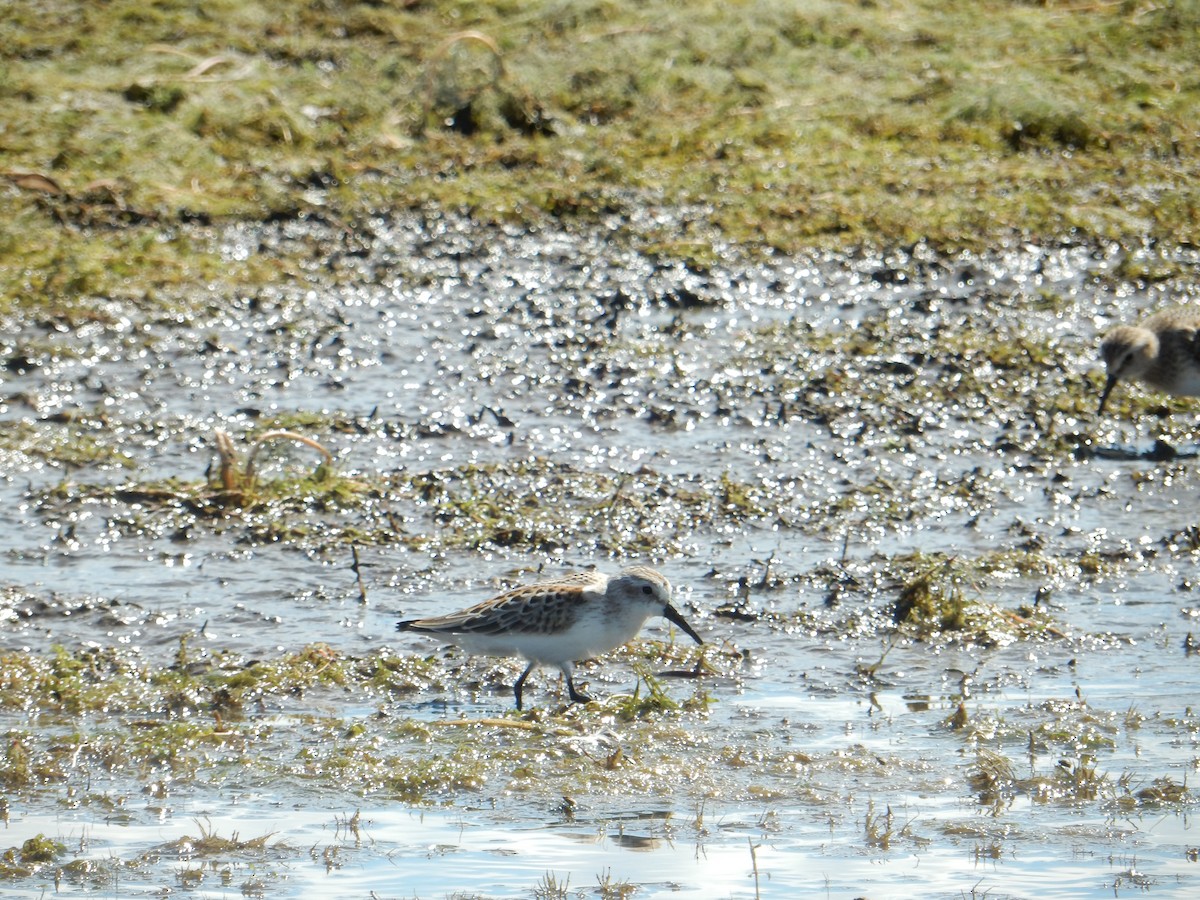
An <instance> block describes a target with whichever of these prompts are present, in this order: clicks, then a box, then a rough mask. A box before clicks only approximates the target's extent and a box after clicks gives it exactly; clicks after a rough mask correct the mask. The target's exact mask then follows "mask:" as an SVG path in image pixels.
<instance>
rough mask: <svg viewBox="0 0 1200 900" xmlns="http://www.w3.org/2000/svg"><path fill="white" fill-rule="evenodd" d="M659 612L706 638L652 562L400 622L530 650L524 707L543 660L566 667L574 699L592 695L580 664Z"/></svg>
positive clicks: (464, 641) (500, 648)
mask: <svg viewBox="0 0 1200 900" xmlns="http://www.w3.org/2000/svg"><path fill="white" fill-rule="evenodd" d="M651 616H662V617H663V618H665V619H666V620H667V621H669V622H672V623H674V624H675V625H678V626H679V627H680V628H681V629H683V631H684V633H685V634H687V636H688V637H690V638H691V639H692V640H694V641H695V642H696V643H697V644H703V643H704V641H703V640H702V639H701V637H700V635H698V634H696V632H695V631H694V630H693V629H692V626H691V625H689V624H688V623H687V621H686V620H685V619H684V618H683V616H681V615H680V614H679V611H678V610H676V609H675V607H673V606H672V605H671V583H670V582H669V581H667V579H666V578H664V577H663V576H662V575H661V574H660V573H658V572H656V571H655V570H654V569H651V568H648V567H646V566H634V567H632V568H630V569H626V570H625V571H624V572H622V573H621V574H620V575H617V576H615V577H611V578H610V577H609V576H608V575H605V574H603V573H601V572H584V573H581V574H578V575H571V576H568V577H566V578H562V579H559V580H557V581H547V582H543V583H541V584H531V585H527V586H525V587H518V588H513V589H512V590H510V591H505V592H504V593H503V594H500V595H498V596H496V597H493V598H492V599H491V600H485V601H483V602H482V603H478V604H476V605H475V606H472V607H469V608H467V609H464V610H460V611H459V612H454V613H449V614H448V615H445V616H435V617H433V618H430V619H410V620H408V621H405V622H399V623H397V625H396V630H397V631H415V632H418V633H420V634H431V635H436V636H438V637H442V638H445V639H446V640H448V641H450V642H451V643H454V644H457V645H458V646H460V647H462V648H463V649H464V650H466V651H467V652H468V653H482V654H485V655H488V656H523V657H525V659H527V660H529V665H528V666H526V667H525V671H524V672H522V673H521V677H520V678H518V679H517V683H516V684H515V685H513V693H514V694H515V695H516V698H517V709H520V708H521V689H522V688H523V687H524V686H525V679H526V678H528V677H529V673H530V672H532V671H533V668H534V666H537V665H553V666H558V668H559V669H561V670H562V673H563V676H564V677H565V678H566V679H567V690H568V691H570V694H571V701H572V702H573V703H587V702H588V701H590V700H591V699H592V698H591V697H589V696H588V695H587V694H584V693H582V692H580V691H579V689H578V688H576V687H575V682H574V681H573V680H572V677H571V676H572V673H573V671H574V666H573V665H572V664H573V663H574V662H576V661H578V660H582V659H590V658H591V657H593V656H599V655H600V654H602V653H607V652H608V651H609V650H613V649H615V648H617V647H620V646H621V645H622V644H626V643H628V642H629V641H631V640H633V638H634V636H636V635H637V633H638V632H639V631H640V630H641V628H642V625H643V624H644V623H645V621H646V620H647V619H648V618H650V617H651Z"/></svg>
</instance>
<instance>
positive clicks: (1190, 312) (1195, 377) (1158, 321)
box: [1096, 306, 1200, 415]
mask: <svg viewBox="0 0 1200 900" xmlns="http://www.w3.org/2000/svg"><path fill="white" fill-rule="evenodd" d="M1100 355H1101V356H1102V357H1103V359H1104V365H1105V366H1106V367H1107V369H1108V381H1107V382H1106V383H1105V385H1104V393H1103V394H1101V395H1100V407H1099V409H1097V410H1096V414H1097V415H1100V414H1101V413H1103V412H1104V404H1105V403H1107V402H1108V395H1109V394H1110V393H1112V389H1113V388H1114V387H1116V385H1117V382H1118V381H1142V382H1145V383H1146V384H1148V385H1151V386H1152V387H1156V388H1158V389H1159V390H1162V391H1166V392H1167V393H1168V394H1181V395H1183V396H1186V397H1200V307H1185V306H1180V307H1176V308H1174V309H1168V310H1164V311H1163V312H1160V313H1157V314H1155V315H1153V316H1151V317H1150V318H1148V319H1146V320H1145V321H1144V322H1142V323H1141V324H1140V325H1118V326H1117V327H1116V328H1114V329H1112V330H1111V331H1110V332H1108V334H1106V335H1105V336H1104V340H1103V342H1102V343H1101V344H1100Z"/></svg>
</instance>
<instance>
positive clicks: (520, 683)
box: [513, 663, 537, 712]
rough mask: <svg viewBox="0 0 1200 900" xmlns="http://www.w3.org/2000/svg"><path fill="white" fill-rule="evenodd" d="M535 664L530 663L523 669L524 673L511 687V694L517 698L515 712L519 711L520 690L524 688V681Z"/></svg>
mask: <svg viewBox="0 0 1200 900" xmlns="http://www.w3.org/2000/svg"><path fill="white" fill-rule="evenodd" d="M536 665H537V663H530V664H529V665H527V666H526V667H525V671H524V672H522V673H521V677H520V678H518V679H517V683H516V684H514V685H513V693H514V694H516V697H517V711H518V712H520V710H521V690H522V689H523V688H524V687H525V679H526V678H528V677H529V673H530V672H532V671H533V667H534V666H536Z"/></svg>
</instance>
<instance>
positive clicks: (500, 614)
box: [396, 572, 604, 635]
mask: <svg viewBox="0 0 1200 900" xmlns="http://www.w3.org/2000/svg"><path fill="white" fill-rule="evenodd" d="M603 590H604V585H603V576H599V577H598V576H597V575H595V574H594V573H590V572H588V573H581V574H579V575H572V576H569V577H567V578H563V579H561V580H558V581H553V582H547V583H545V584H531V585H527V586H525V587H519V588H513V589H512V590H511V591H505V592H504V593H503V594H500V595H498V596H496V597H493V598H492V599H490V600H485V601H483V602H482V603H477V604H476V605H474V606H471V607H468V608H467V609H464V610H460V611H458V612H453V613H449V614H447V615H444V616H433V617H431V618H428V619H415V620H412V621H409V622H401V623H400V624H399V625H397V626H396V627H397V628H398V629H400V630H401V631H416V632H423V633H426V634H447V635H449V634H481V635H482V634H528V633H535V634H553V633H555V632H559V631H563V630H565V629H567V628H569V627H570V626H571V625H572V624H573V623H574V622H575V620H576V618H577V617H578V616H579V612H580V610H581V609H582V608H583V607H584V606H586V605H587V604H588V603H590V602H593V601H594V600H595V598H596V597H597V596H599V595H602V594H603Z"/></svg>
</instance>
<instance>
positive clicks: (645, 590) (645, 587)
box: [642, 584, 654, 597]
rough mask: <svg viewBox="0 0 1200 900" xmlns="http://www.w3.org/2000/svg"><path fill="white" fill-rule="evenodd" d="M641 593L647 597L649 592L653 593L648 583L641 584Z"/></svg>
mask: <svg viewBox="0 0 1200 900" xmlns="http://www.w3.org/2000/svg"><path fill="white" fill-rule="evenodd" d="M642 593H643V594H645V595H646V596H647V597H649V596H650V595H651V594H653V593H654V588H652V587H650V585H648V584H643V585H642Z"/></svg>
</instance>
